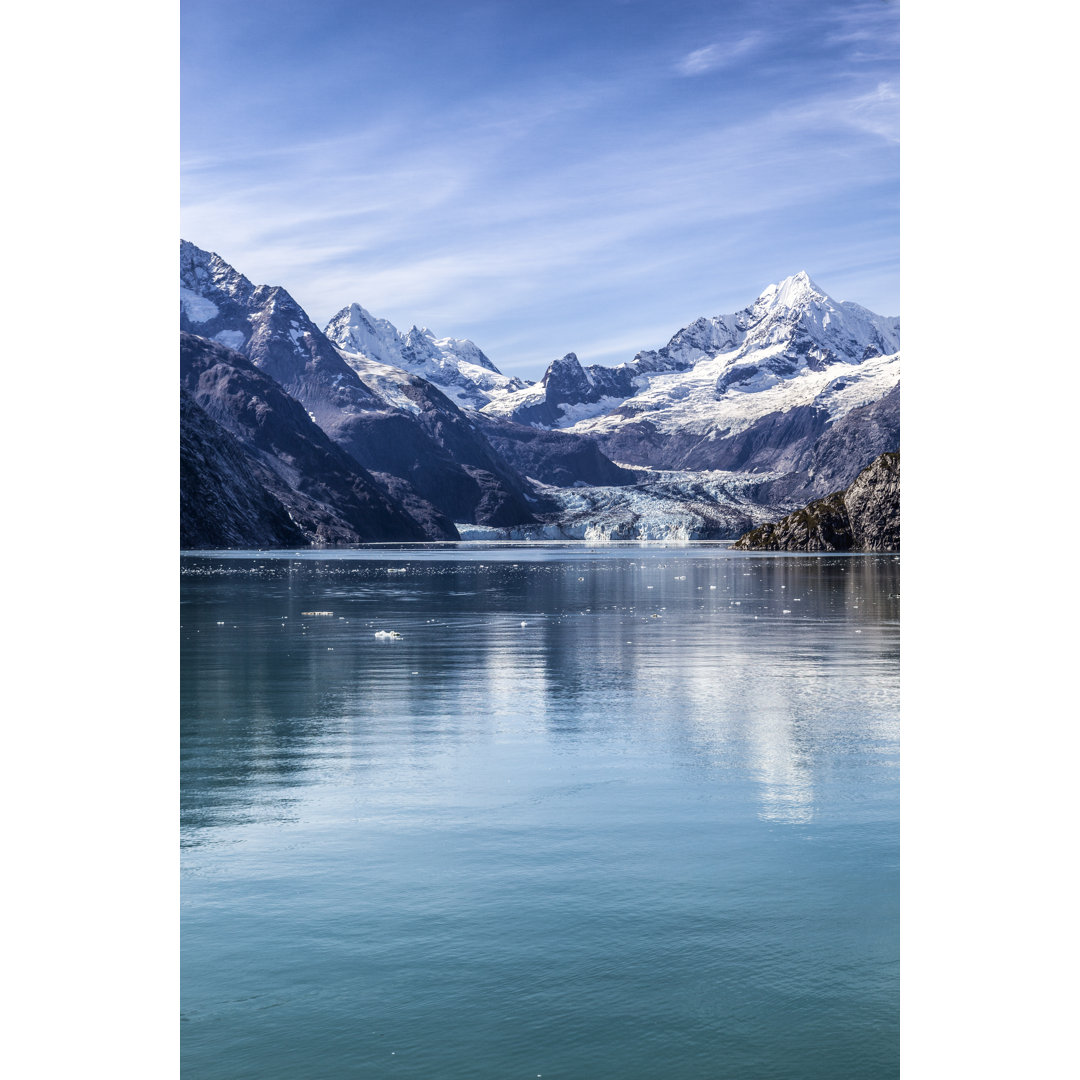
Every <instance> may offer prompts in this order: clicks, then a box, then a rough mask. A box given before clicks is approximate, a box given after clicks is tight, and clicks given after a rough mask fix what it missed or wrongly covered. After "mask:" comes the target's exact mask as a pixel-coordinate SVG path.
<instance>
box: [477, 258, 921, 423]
mask: <svg viewBox="0 0 1080 1080" xmlns="http://www.w3.org/2000/svg"><path fill="white" fill-rule="evenodd" d="M899 348H900V320H899V319H895V318H886V317H883V316H881V315H875V314H874V313H873V312H871V311H868V310H867V309H866V308H863V307H860V306H859V305H858V304H854V303H850V302H847V301H844V302H838V301H836V300H833V299H832V298H831V297H830V296H828V295H827V294H826V293H825V292H824V290H822V289H821V288H819V287H818V286H817V285H815V284H814V282H813V281H811V279H810V277H809V276H808V275H807V274H806V273H805V272H801V273H798V274H796V275H794V276H793V277H789V278H786V279H785V280H784V281H782V282H780V283H779V284H776V285H770V286H769V287H768V288H767V289H765V291H764V292H762V293H761V295H760V296H759V297H758V298H757V299H756V300H755V301H754V302H753V303H752V304H751V305H749V306H748V307H746V308H744V309H743V310H742V311H738V312H735V313H734V314H731V315H717V316H714V317H712V318H702V319H697V320H696V321H695V322H693V323H691V324H690V325H689V326H686V327H684V328H683V329H681V330H679V331H678V332H677V333H676V334H675V335H674V336H673V337H672V338H671V340H670V341H669V342H668V343H667V345H665V346H664V347H663V348H662V349H658V350H647V351H643V352H639V353H638V354H637V356H635V357H634V359H633V360H631V361H630V362H629V363H625V364H619V365H618V366H617V367H613V368H605V367H601V366H600V365H590V366H589V367H582V366H581V364H580V363H579V362H578V359H577V357H576V356H575V355H574V354H573V353H568V354H567V355H566V356H564V357H563V358H562V359H560V360H555V361H553V362H552V364H551V366H550V367H549V368H548V370H547V372H546V373H545V375H544V378H543V379H542V380H541V381H540V382H539V383H537V384H535V385H534V386H530V387H526V388H524V389H522V390H519V391H517V392H516V393H513V394H509V395H507V396H505V397H502V398H500V399H498V400H497V401H493V402H492V403H491V404H489V405H487V406H485V409H484V411H485V412H486V413H488V414H490V415H495V416H505V417H509V418H511V419H515V420H519V421H523V422H525V423H533V424H535V425H537V426H543V427H560V428H570V427H574V426H575V425H581V424H582V423H583V422H584V421H587V420H591V419H593V418H595V417H602V416H605V415H606V414H610V413H613V412H616V410H617V414H618V415H617V417H615V419H619V418H625V415H624V414H625V413H627V412H629V413H633V414H637V413H641V412H648V413H650V414H652V413H653V412H656V411H657V410H660V411H663V410H664V409H665V408H667V407H668V406H672V405H675V404H676V403H677V402H685V403H686V407H684V408H680V409H676V410H675V411H676V413H677V414H678V416H679V420H680V421H681V422H690V423H697V422H699V421H700V420H701V419H705V418H707V417H708V416H713V415H715V417H716V418H717V419H720V418H721V417H723V419H725V420H726V419H728V417H727V416H726V415H724V414H725V412H726V411H725V410H723V409H719V410H718V409H716V408H713V407H712V403H716V402H720V401H722V400H723V399H724V397H725V395H727V394H728V391H731V390H736V391H737V392H738V394H739V399H738V407H737V409H736V411H737V412H738V414H739V416H743V417H745V419H746V420H748V421H752V420H753V419H754V415H753V414H754V413H758V412H760V407H752V408H750V409H749V410H748V409H747V404H748V403H747V401H746V400H745V395H746V394H749V393H760V392H762V391H766V390H769V389H772V388H774V387H776V386H778V385H779V384H780V383H783V382H787V381H788V380H791V379H793V378H795V377H801V376H803V375H806V374H807V373H810V372H815V373H824V372H831V373H832V375H833V376H836V377H839V376H840V375H845V376H847V379H848V381H847V382H846V383H845V384H844V385H845V386H850V385H851V379H853V378H854V379H858V378H859V376H858V374H857V373H853V372H852V370H851V369H852V367H858V366H860V365H861V364H863V363H864V362H867V361H873V360H874V359H876V358H879V357H887V356H891V355H894V354H896V353H897V352H898V350H899ZM837 365H844V367H843V368H842V369H840V368H838V367H837ZM878 367H880V364H879V365H878ZM827 381H828V380H826V382H827ZM815 385H817V386H818V388H819V389H820V387H821V386H822V385H824V383H822V382H821V381H820V380H819V381H818V382H817V383H816V384H815ZM793 389H794V388H793ZM806 389H807V387H805V386H802V385H800V386H799V387H798V389H797V390H795V395H794V396H795V398H796V399H797V400H793V401H792V404H803V403H806V402H807V401H808V400H812V399H813V397H814V396H816V395H811V396H810V398H807V396H806V393H805V392H804V391H805V390H806ZM703 391H704V397H703V394H702V392H703ZM850 396H851V395H849V397H850ZM873 396H880V395H874V394H871V397H873ZM688 398H689V399H692V401H688V400H687V399H688ZM732 400H734V398H733V399H732ZM860 403H861V404H864V403H865V401H864V402H860ZM774 404H775V402H774V401H772V400H771V399H770V400H769V401H768V402H767V405H768V406H769V408H768V411H771V409H772V406H773V405H774ZM702 406H704V410H702ZM852 407H854V406H852ZM652 418H653V417H652V416H651V415H650V419H652ZM735 422H736V423H738V422H739V421H738V419H737V418H735Z"/></svg>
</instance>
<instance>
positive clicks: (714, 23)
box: [181, 0, 899, 378]
mask: <svg viewBox="0 0 1080 1080" xmlns="http://www.w3.org/2000/svg"><path fill="white" fill-rule="evenodd" d="M181 19H182V24H181V25H182V38H181V60H182V89H181V93H182V115H181V127H182V181H181V184H182V214H181V231H182V234H183V236H184V237H185V238H186V239H188V240H192V241H194V242H195V243H196V244H198V245H200V246H201V247H205V248H208V249H210V250H213V251H217V252H218V253H220V254H221V255H222V257H223V258H225V259H226V260H227V261H229V262H230V263H232V264H233V265H234V266H236V267H237V269H239V270H240V271H242V272H243V273H245V274H246V275H247V276H248V277H249V278H251V279H252V280H253V281H255V282H256V283H263V282H268V283H272V284H281V285H284V286H285V287H286V288H287V289H288V290H289V292H290V293H292V294H293V296H295V298H296V299H297V300H298V301H299V302H300V303H301V304H302V305H303V306H304V307H305V309H306V310H307V311H308V313H309V314H310V315H311V316H312V318H313V319H315V321H316V322H318V323H319V324H320V325H324V324H325V322H326V321H327V319H329V317H330V316H331V315H332V314H333V313H334V312H335V311H337V310H338V309H339V308H341V307H343V306H344V305H346V304H348V303H350V302H352V301H356V302H358V303H361V304H363V305H364V306H365V307H366V308H368V309H369V310H370V311H372V312H373V313H374V314H376V315H380V316H382V317H384V318H388V319H390V320H391V321H392V322H394V323H395V324H396V325H397V326H398V327H399V329H402V330H405V329H408V327H410V326H411V325H413V324H414V323H417V324H419V325H422V326H423V325H426V326H429V327H431V329H433V330H434V331H436V333H438V334H440V335H452V336H455V337H469V338H472V339H473V340H474V341H475V342H476V343H477V344H478V345H479V346H480V347H481V348H482V349H484V351H485V352H486V353H487V354H488V355H489V356H490V357H491V359H492V360H493V361H494V362H495V364H496V365H497V366H498V367H499V368H500V369H501V370H503V371H505V372H507V373H509V374H515V375H523V376H526V377H529V378H538V377H539V375H540V374H541V373H542V372H543V369H544V367H545V366H546V365H547V363H548V362H549V361H550V360H551V359H552V358H554V357H556V356H561V355H562V354H564V353H566V352H569V351H571V350H572V351H575V352H577V354H578V355H579V357H581V359H582V361H583V362H599V363H617V362H619V361H622V360H628V359H630V358H631V357H632V356H633V354H634V353H635V352H636V351H637V350H639V349H642V348H655V347H657V346H659V345H662V344H663V343H664V342H665V341H666V340H667V339H668V338H669V337H670V336H671V334H672V333H674V332H675V331H676V330H678V329H679V328H680V327H681V326H683V325H685V324H686V323H688V322H690V321H691V320H692V319H694V318H697V317H698V316H700V315H714V314H719V313H721V312H727V311H734V310H737V309H738V308H740V307H742V306H744V305H745V304H747V303H749V302H750V301H751V300H752V299H753V298H754V297H755V296H756V295H757V293H758V292H759V291H760V290H761V289H762V288H763V287H764V286H765V285H767V284H768V283H770V282H772V281H777V280H779V279H781V278H783V277H786V276H787V275H788V274H793V273H795V272H797V271H798V270H807V271H808V272H809V273H810V275H811V277H813V278H814V279H815V280H816V281H817V282H818V284H820V285H821V286H823V287H824V288H825V289H827V290H828V291H829V292H830V293H831V294H832V295H833V296H835V297H836V298H837V299H841V300H856V301H858V302H859V303H861V304H864V305H865V306H867V307H869V308H871V309H873V310H875V311H877V312H879V313H881V314H888V315H893V314H898V313H899V299H898V298H899V143H898V134H899V57H898V37H899V10H898V6H897V4H896V3H895V2H894V0H866V2H858V0H856V2H851V3H839V4H833V5H829V4H808V3H806V2H805V0H801V2H789V0H781V2H769V0H738V2H726V0H711V2H700V0H666V2H657V0H577V2H575V3H564V2H562V0H544V2H533V0H501V2H486V3H468V2H454V0H442V2H436V0H394V2H389V3H369V2H366V0H351V2H347V3H345V2H337V0H309V2H308V3H306V4H304V5H300V4H297V3H296V2H295V0H288V2H282V0H259V2H258V3H252V2H248V0H229V2H222V0H212V2H210V0H182V2H181Z"/></svg>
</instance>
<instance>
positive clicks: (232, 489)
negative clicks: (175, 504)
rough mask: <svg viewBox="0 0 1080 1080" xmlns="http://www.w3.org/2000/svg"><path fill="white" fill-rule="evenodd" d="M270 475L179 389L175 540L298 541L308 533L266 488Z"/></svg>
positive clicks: (207, 543)
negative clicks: (178, 517) (178, 490)
mask: <svg viewBox="0 0 1080 1080" xmlns="http://www.w3.org/2000/svg"><path fill="white" fill-rule="evenodd" d="M273 486H275V485H274V479H273V477H272V476H271V475H270V473H269V470H267V469H266V467H265V466H263V465H262V464H261V463H260V462H259V461H258V460H256V459H253V458H252V457H251V456H250V455H249V454H248V453H247V451H245V450H244V448H243V446H242V445H241V444H240V442H239V440H237V439H236V438H235V437H234V436H232V435H230V434H229V432H227V431H226V430H225V429H224V428H223V427H221V425H220V424H217V423H215V422H214V421H213V420H211V419H210V417H209V416H207V414H206V412H205V411H204V410H203V409H202V408H201V407H200V406H199V405H198V404H197V403H196V402H195V399H194V398H193V397H192V396H191V395H190V394H189V393H188V392H187V391H186V390H181V391H180V546H181V548H184V549H200V548H202V549H206V548H236V547H240V548H276V547H300V546H302V545H306V544H307V543H308V542H309V538H308V536H307V535H305V534H304V532H303V531H302V530H301V529H300V528H299V526H297V525H296V524H295V523H294V522H293V520H292V519H291V518H290V517H289V512H288V510H286V508H285V507H284V506H283V505H282V503H281V502H280V501H279V500H278V499H277V498H275V497H274V496H273V495H272V494H271V493H270V491H269V488H271V487H273Z"/></svg>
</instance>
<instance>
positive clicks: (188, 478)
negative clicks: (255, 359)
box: [180, 333, 457, 547]
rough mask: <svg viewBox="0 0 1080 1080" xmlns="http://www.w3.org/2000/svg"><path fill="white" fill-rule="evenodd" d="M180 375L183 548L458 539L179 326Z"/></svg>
mask: <svg viewBox="0 0 1080 1080" xmlns="http://www.w3.org/2000/svg"><path fill="white" fill-rule="evenodd" d="M180 384H181V389H182V395H183V396H182V409H181V440H182V450H183V453H184V457H183V472H182V474H181V479H182V494H183V496H184V498H183V501H182V506H181V512H182V518H183V520H182V534H183V535H182V543H183V545H184V546H185V547H207V546H213V547H216V546H224V547H234V546H247V545H249V544H254V545H255V546H263V547H267V546H285V547H291V546H294V545H296V544H299V543H315V544H357V543H362V542H365V541H379V540H403V541H404V540H424V539H428V538H430V537H431V536H437V537H440V538H446V539H456V538H457V531H456V530H455V529H454V526H453V523H452V522H450V521H449V520H448V519H446V518H445V517H443V516H442V515H441V514H439V513H438V511H436V510H435V509H434V508H433V507H431V506H430V505H410V506H408V508H406V506H404V505H402V503H401V502H400V501H399V500H398V499H397V498H396V497H395V496H394V495H392V494H390V493H388V492H387V491H386V490H385V489H384V488H383V487H381V486H380V485H379V483H378V482H377V481H376V480H375V478H373V477H372V476H371V474H370V473H368V472H367V471H366V470H365V469H363V468H361V467H360V466H359V465H358V464H357V462H356V461H355V460H354V459H353V458H352V457H350V456H349V455H348V454H346V453H345V451H344V450H342V449H341V448H340V447H339V446H337V445H336V444H335V443H334V442H332V441H331V440H330V439H329V438H328V437H327V435H326V434H325V432H323V431H322V430H321V429H320V428H319V427H318V426H317V425H316V424H315V423H314V421H312V419H311V418H310V417H309V416H308V414H307V412H306V411H305V410H304V408H303V406H302V405H301V404H300V403H299V402H297V401H295V400H294V399H293V398H291V397H290V396H289V395H288V394H286V393H285V391H284V390H283V389H282V388H281V387H280V386H279V385H278V384H277V383H276V382H275V381H274V379H272V378H271V377H270V376H269V375H267V374H266V373H265V372H263V371H260V370H259V369H258V368H257V367H255V366H254V365H253V364H252V363H251V362H250V361H249V360H247V359H246V358H245V357H243V356H241V355H240V353H238V352H235V351H234V350H232V349H229V348H227V347H226V346H224V345H220V344H218V343H216V342H212V341H207V340H206V339H205V338H201V337H198V336H196V335H194V334H185V333H181V335H180ZM230 509H231V510H232V511H233V514H232V516H231V518H230ZM234 533H235V535H233V534H234ZM222 541H224V542H222Z"/></svg>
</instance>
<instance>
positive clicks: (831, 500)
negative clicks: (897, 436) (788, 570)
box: [732, 453, 900, 551]
mask: <svg viewBox="0 0 1080 1080" xmlns="http://www.w3.org/2000/svg"><path fill="white" fill-rule="evenodd" d="M732 547H734V548H736V549H738V550H741V551H899V550H900V455H899V454H898V453H887V454H882V455H881V456H880V457H878V458H876V459H875V460H874V461H873V462H871V464H870V465H868V466H867V467H866V468H865V469H863V470H862V472H860V473H859V475H858V476H857V477H856V478H855V481H854V483H852V485H851V486H850V487H849V488H848V489H847V490H846V491H837V492H833V494H831V495H826V496H825V497H824V498H823V499H815V500H814V501H813V502H811V503H808V504H807V505H806V506H804V507H803V508H802V509H801V510H796V511H795V512H794V513H792V514H788V516H787V517H785V518H783V519H781V520H780V521H778V522H776V523H775V524H768V525H760V526H758V528H756V529H752V530H751V531H750V532H748V533H746V534H744V535H743V536H741V537H739V539H738V540H737V541H736V542H735V543H734V544H733V545H732Z"/></svg>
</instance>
